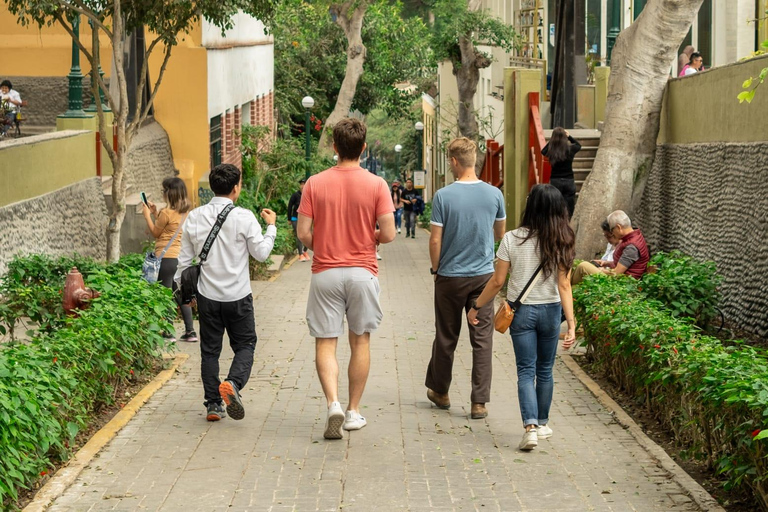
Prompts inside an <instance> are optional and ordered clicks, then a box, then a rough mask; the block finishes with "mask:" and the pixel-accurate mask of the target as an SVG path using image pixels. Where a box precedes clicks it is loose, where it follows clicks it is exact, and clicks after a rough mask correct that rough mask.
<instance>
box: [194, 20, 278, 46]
mask: <svg viewBox="0 0 768 512" xmlns="http://www.w3.org/2000/svg"><path fill="white" fill-rule="evenodd" d="M202 28H203V46H205V47H206V48H211V47H222V46H225V47H226V46H232V45H250V44H253V43H258V42H266V41H272V36H270V35H267V34H266V33H265V32H264V24H263V23H262V22H261V21H259V20H257V19H256V18H254V17H253V16H250V15H248V14H245V13H243V12H242V11H241V12H240V13H239V14H236V15H235V16H234V27H232V28H231V29H230V30H228V31H227V32H226V33H225V34H224V35H223V36H222V34H221V29H220V28H218V27H217V26H215V25H213V24H211V23H210V22H209V21H208V20H203V27H202Z"/></svg>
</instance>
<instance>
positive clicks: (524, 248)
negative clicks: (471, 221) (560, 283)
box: [496, 228, 560, 304]
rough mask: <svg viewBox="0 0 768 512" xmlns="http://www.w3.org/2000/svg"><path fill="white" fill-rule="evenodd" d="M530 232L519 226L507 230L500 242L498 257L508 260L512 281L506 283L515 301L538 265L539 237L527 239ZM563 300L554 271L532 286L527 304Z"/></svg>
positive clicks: (510, 296)
mask: <svg viewBox="0 0 768 512" xmlns="http://www.w3.org/2000/svg"><path fill="white" fill-rule="evenodd" d="M527 234H528V229H527V228H518V229H515V230H513V231H508V232H507V233H506V234H505V235H504V238H503V239H502V240H501V243H500V244H499V250H498V251H496V256H497V257H498V258H499V259H500V260H504V261H508V262H509V264H510V266H509V284H508V285H507V300H509V301H511V302H514V301H516V300H517V298H518V297H519V296H520V292H521V291H522V290H523V288H524V287H525V285H526V283H527V282H528V281H529V280H530V279H531V276H532V275H533V273H534V272H535V271H536V269H537V268H538V266H539V263H540V260H539V252H538V249H537V247H536V246H537V239H536V238H535V237H534V238H531V239H529V240H527V241H525V242H523V240H525V236H526V235H527ZM555 302H560V292H559V291H558V290H557V274H552V275H550V276H549V277H547V278H546V279H544V275H543V274H542V275H540V276H539V280H538V281H537V282H536V283H535V284H534V285H533V288H531V292H530V293H529V294H528V297H527V298H526V299H525V302H524V304H552V303H555Z"/></svg>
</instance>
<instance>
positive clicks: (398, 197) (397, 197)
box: [392, 180, 403, 235]
mask: <svg viewBox="0 0 768 512" xmlns="http://www.w3.org/2000/svg"><path fill="white" fill-rule="evenodd" d="M392 203H393V204H394V205H395V228H397V234H398V235H399V234H400V226H402V224H403V200H402V189H401V188H400V180H395V181H393V182H392Z"/></svg>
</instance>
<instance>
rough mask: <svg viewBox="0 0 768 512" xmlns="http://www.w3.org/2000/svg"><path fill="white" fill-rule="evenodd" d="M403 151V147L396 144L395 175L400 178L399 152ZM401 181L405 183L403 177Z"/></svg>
mask: <svg viewBox="0 0 768 512" xmlns="http://www.w3.org/2000/svg"><path fill="white" fill-rule="evenodd" d="M402 150H403V146H401V145H400V144H397V145H396V146H395V175H396V176H397V177H398V178H400V177H401V176H400V152H401V151H402ZM403 181H405V177H404V176H403Z"/></svg>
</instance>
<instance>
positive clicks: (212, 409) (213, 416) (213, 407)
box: [205, 402, 227, 421]
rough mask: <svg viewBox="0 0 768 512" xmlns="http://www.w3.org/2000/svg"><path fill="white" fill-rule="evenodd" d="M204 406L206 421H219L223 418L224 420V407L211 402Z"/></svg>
mask: <svg viewBox="0 0 768 512" xmlns="http://www.w3.org/2000/svg"><path fill="white" fill-rule="evenodd" d="M205 406H206V408H207V410H208V413H207V415H206V419H207V420H208V421H219V420H221V419H223V418H226V416H227V413H226V412H224V406H222V405H221V404H219V403H215V402H213V403H210V404H205Z"/></svg>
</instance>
